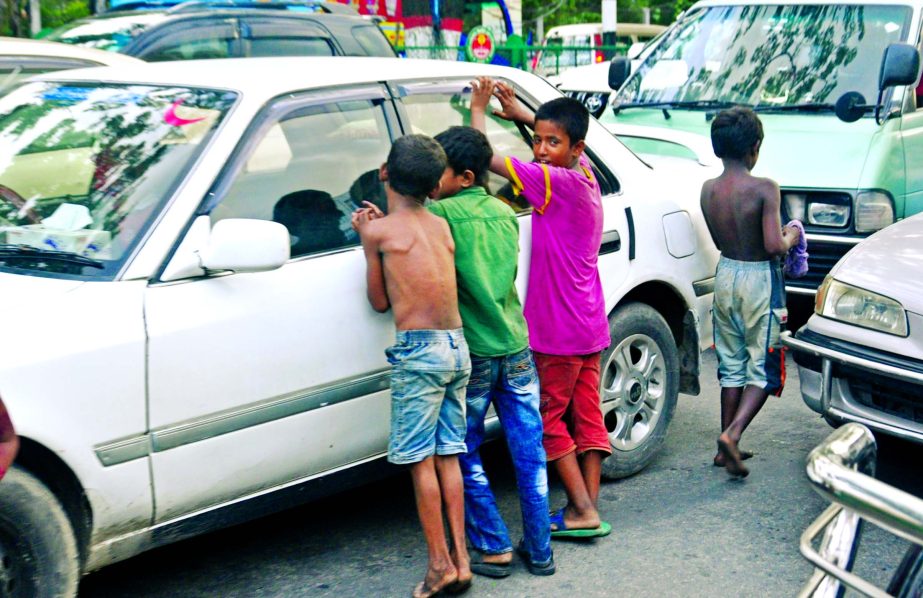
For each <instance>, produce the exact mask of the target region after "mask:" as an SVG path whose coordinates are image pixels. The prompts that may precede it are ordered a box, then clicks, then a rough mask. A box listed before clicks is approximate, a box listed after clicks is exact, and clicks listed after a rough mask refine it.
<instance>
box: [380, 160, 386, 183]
mask: <svg viewBox="0 0 923 598" xmlns="http://www.w3.org/2000/svg"><path fill="white" fill-rule="evenodd" d="M378 180H379V181H381V182H382V183H387V182H388V165H387V164H382V165H381V167H380V168H379V169H378Z"/></svg>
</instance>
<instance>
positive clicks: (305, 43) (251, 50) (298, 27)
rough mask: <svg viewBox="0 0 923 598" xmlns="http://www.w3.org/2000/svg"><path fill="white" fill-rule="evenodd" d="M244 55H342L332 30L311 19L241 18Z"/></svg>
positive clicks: (251, 16) (247, 16) (252, 16)
mask: <svg viewBox="0 0 923 598" xmlns="http://www.w3.org/2000/svg"><path fill="white" fill-rule="evenodd" d="M240 32H241V41H242V44H243V55H244V56H252V57H259V56H336V55H338V54H342V52H341V51H339V49H338V48H337V45H336V43H335V42H334V41H333V39H332V38H331V36H330V33H329V32H328V31H327V30H326V29H323V28H322V27H320V26H319V25H317V24H315V23H312V22H311V21H309V20H307V19H301V18H284V17H271V16H254V15H245V16H242V17H240Z"/></svg>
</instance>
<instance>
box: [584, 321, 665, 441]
mask: <svg viewBox="0 0 923 598" xmlns="http://www.w3.org/2000/svg"><path fill="white" fill-rule="evenodd" d="M600 377H601V380H600V382H601V393H602V400H603V409H604V410H605V411H606V429H607V430H608V431H609V442H610V443H611V444H612V446H613V447H614V448H616V449H618V450H621V451H630V450H633V449H636V448H638V447H639V446H641V445H642V444H644V442H645V441H646V440H647V438H648V437H649V436H650V434H651V432H652V431H653V430H654V429H656V427H657V422H658V421H659V419H660V415H661V413H662V412H663V408H664V403H665V402H666V386H667V379H666V364H665V362H664V358H663V352H662V351H661V350H660V347H659V346H658V345H657V343H656V342H655V341H654V339H652V338H651V337H649V336H647V335H645V334H633V335H631V336H629V337H627V338H625V339H623V340H622V341H621V342H620V343H619V344H618V346H617V347H616V348H615V350H614V351H612V353H610V354H609V357H608V359H607V360H606V363H604V364H602V371H601V376H600Z"/></svg>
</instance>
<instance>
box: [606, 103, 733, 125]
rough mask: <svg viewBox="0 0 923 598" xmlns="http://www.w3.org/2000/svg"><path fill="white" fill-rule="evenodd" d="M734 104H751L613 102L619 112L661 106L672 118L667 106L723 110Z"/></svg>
mask: <svg viewBox="0 0 923 598" xmlns="http://www.w3.org/2000/svg"><path fill="white" fill-rule="evenodd" d="M734 106H749V104H745V103H743V102H728V101H725V100H689V101H675V102H629V103H626V104H613V105H612V111H613V113H615V114H618V113H619V111H620V110H624V109H626V108H660V109H661V110H663V117H664V118H665V119H667V120H669V119H670V112H669V111H668V110H667V108H674V109H676V108H685V109H688V110H723V109H725V108H733V107H734Z"/></svg>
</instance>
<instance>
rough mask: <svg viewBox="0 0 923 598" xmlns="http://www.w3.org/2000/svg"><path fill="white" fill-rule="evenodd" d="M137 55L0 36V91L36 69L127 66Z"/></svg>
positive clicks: (37, 72)
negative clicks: (124, 54) (131, 55)
mask: <svg viewBox="0 0 923 598" xmlns="http://www.w3.org/2000/svg"><path fill="white" fill-rule="evenodd" d="M139 62H141V61H140V60H138V59H137V58H132V57H130V56H123V55H121V54H116V55H114V54H113V53H112V52H104V51H102V50H93V49H91V48H79V47H74V46H70V45H68V44H59V43H57V42H47V41H42V40H34V39H20V38H16V37H0V94H3V93H5V90H9V89H10V88H11V87H12V86H13V84H15V83H16V82H18V81H20V80H22V79H24V78H25V77H29V76H31V75H36V74H39V73H47V72H51V71H61V70H65V69H77V68H86V67H90V66H118V65H122V66H131V65H132V64H138V63H139Z"/></svg>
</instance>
